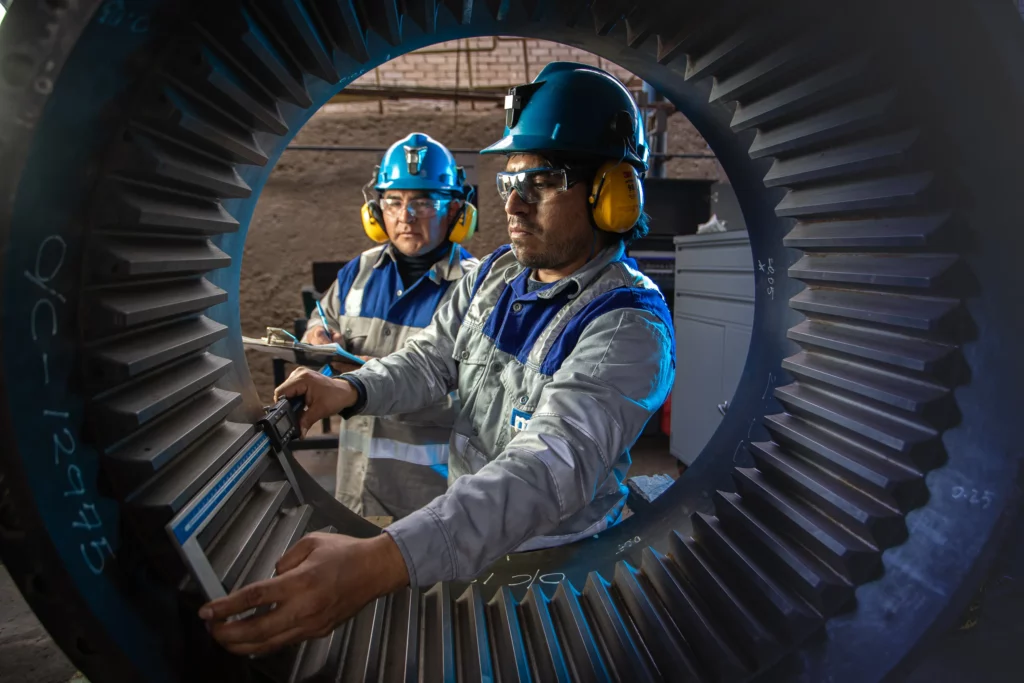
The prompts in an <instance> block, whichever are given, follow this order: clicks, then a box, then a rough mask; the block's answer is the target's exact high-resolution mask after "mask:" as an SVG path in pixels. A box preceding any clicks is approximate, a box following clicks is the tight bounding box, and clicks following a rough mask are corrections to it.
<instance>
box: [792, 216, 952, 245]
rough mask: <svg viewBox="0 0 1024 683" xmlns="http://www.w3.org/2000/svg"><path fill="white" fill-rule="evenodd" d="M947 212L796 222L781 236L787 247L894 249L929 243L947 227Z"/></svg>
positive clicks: (949, 221)
mask: <svg viewBox="0 0 1024 683" xmlns="http://www.w3.org/2000/svg"><path fill="white" fill-rule="evenodd" d="M951 222H952V221H951V217H950V214H948V213H943V214H930V215H922V216H887V217H884V218H867V219H858V220H848V221H808V222H801V223H797V224H796V225H795V226H794V227H793V229H792V230H791V231H790V232H789V234H788V235H786V237H785V238H784V239H783V244H784V245H785V246H787V247H789V248H791V249H810V250H815V249H828V248H832V249H866V248H878V249H895V248H908V249H909V248H922V247H928V246H931V245H932V244H933V243H934V242H935V241H936V240H937V239H938V235H939V234H940V232H941V231H943V230H944V229H946V228H948V227H949V224H950V223H951Z"/></svg>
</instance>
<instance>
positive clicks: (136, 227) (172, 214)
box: [95, 182, 238, 236]
mask: <svg viewBox="0 0 1024 683" xmlns="http://www.w3.org/2000/svg"><path fill="white" fill-rule="evenodd" d="M104 194H105V197H104V202H103V207H102V208H101V209H100V210H99V211H98V212H97V214H96V218H95V222H96V224H97V225H98V227H100V228H101V229H103V230H105V231H108V232H132V233H137V234H143V235H150V236H161V235H163V236H172V235H179V236H207V235H222V234H225V233H231V232H236V231H237V230H238V221H237V220H235V218H234V217H233V216H232V215H231V214H229V213H228V212H227V211H225V210H224V207H223V206H221V204H220V202H215V201H210V200H205V199H199V198H195V199H185V198H181V197H172V196H169V195H166V194H163V193H158V192H155V191H153V190H151V189H149V188H142V187H127V186H126V185H124V184H123V183H121V182H110V183H109V184H108V185H107V187H106V191H105V192H104Z"/></svg>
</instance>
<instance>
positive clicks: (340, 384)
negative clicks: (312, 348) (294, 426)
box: [274, 367, 359, 434]
mask: <svg viewBox="0 0 1024 683" xmlns="http://www.w3.org/2000/svg"><path fill="white" fill-rule="evenodd" d="M296 396H302V397H303V398H304V399H305V404H306V406H305V410H303V411H302V414H301V415H300V416H299V429H300V430H302V433H303V434H305V433H306V430H307V429H309V428H310V427H312V426H313V425H314V424H316V423H317V422H319V421H320V420H322V419H323V418H325V417H330V416H331V415H336V414H337V413H340V412H341V411H342V410H344V409H345V408H348V407H350V406H353V405H355V402H356V401H357V400H359V392H358V391H356V388H355V387H354V386H352V384H351V382H348V381H346V380H343V379H332V378H330V377H325V376H324V375H321V374H320V373H319V372H314V371H313V370H310V369H309V368H301V367H300V368H296V369H295V371H294V372H292V374H291V375H289V377H288V379H286V380H285V381H284V382H283V383H282V384H281V386H279V387H278V388H276V389H274V402H275V403H277V402H278V401H280V400H281V399H282V398H294V397H296Z"/></svg>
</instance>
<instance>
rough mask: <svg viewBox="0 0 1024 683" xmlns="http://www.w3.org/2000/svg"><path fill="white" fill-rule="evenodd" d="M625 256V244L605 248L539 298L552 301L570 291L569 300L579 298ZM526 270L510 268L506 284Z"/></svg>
mask: <svg viewBox="0 0 1024 683" xmlns="http://www.w3.org/2000/svg"><path fill="white" fill-rule="evenodd" d="M625 255H626V246H625V244H624V243H623V242H617V243H615V244H613V245H611V246H609V247H605V248H604V249H602V250H601V251H599V252H598V253H597V255H596V256H595V257H594V258H592V259H590V260H589V261H588V262H587V263H585V264H584V265H583V267H582V268H580V269H579V270H577V271H576V272H575V273H573V274H572V275H568V276H566V277H563V278H562V279H561V280H558V281H557V282H555V283H554V284H552V285H551V286H550V287H547V288H546V289H542V290H541V291H540V292H538V293H537V298H539V299H550V298H551V297H553V296H557V295H558V294H559V293H560V292H563V291H566V290H569V292H568V294H569V298H570V299H574V298H576V297H577V296H579V294H580V292H582V291H583V290H584V289H586V288H587V286H588V285H590V283H591V282H593V281H594V278H596V277H597V276H598V275H599V274H600V273H601V271H603V270H604V269H605V268H606V267H607V266H608V265H609V264H611V263H615V262H616V261H621V260H622V259H623V258H624V257H625ZM524 270H528V269H527V268H524V267H523V266H521V265H519V264H518V263H517V264H516V265H515V266H514V267H512V268H509V269H508V270H506V271H505V282H512V280H514V279H515V278H516V277H517V276H518V275H519V274H520V273H522V272H523V271H524ZM570 288H571V289H570Z"/></svg>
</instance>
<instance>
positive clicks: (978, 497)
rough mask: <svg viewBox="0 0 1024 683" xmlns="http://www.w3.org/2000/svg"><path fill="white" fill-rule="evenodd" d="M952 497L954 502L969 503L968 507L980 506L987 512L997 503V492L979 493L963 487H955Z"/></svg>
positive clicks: (976, 490)
mask: <svg viewBox="0 0 1024 683" xmlns="http://www.w3.org/2000/svg"><path fill="white" fill-rule="evenodd" d="M951 495H952V496H953V500H956V501H960V502H963V503H967V504H968V505H980V506H981V509H982V510H987V509H988V508H989V506H991V505H992V503H993V502H995V499H996V492H995V491H978V489H968V488H965V487H963V486H954V487H953V489H952V491H951Z"/></svg>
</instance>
